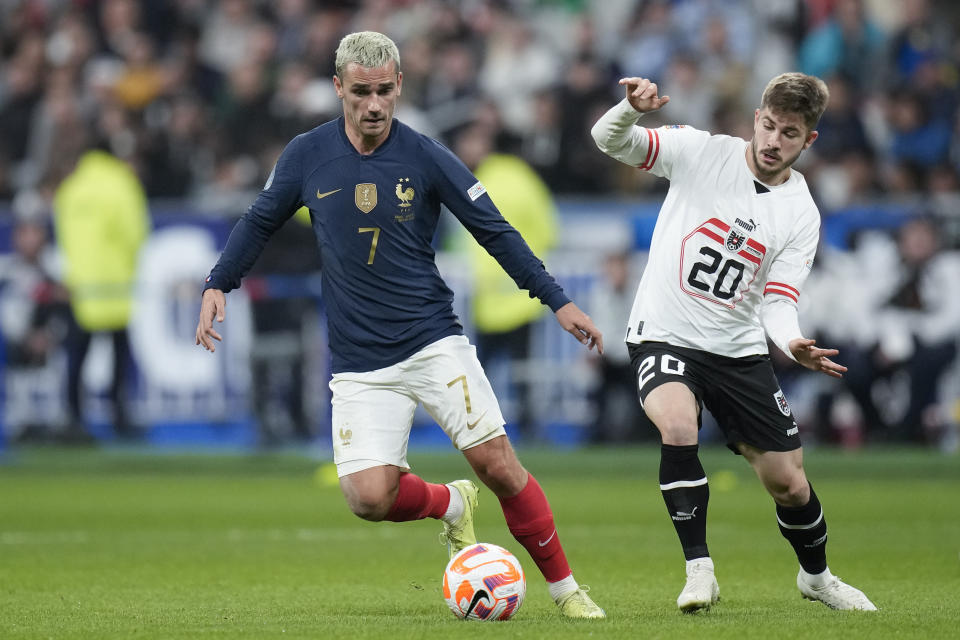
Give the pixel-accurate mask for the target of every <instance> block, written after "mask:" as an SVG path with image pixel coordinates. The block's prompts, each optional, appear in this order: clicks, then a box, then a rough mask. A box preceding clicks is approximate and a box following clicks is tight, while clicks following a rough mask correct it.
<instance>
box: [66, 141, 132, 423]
mask: <svg viewBox="0 0 960 640" xmlns="http://www.w3.org/2000/svg"><path fill="white" fill-rule="evenodd" d="M107 148H108V145H107V144H106V143H102V144H99V145H97V146H96V147H94V148H91V149H89V150H87V151H85V152H83V153H82V154H81V155H80V157H79V159H78V161H77V163H76V167H75V168H74V169H73V171H72V172H71V173H70V174H69V175H68V176H67V177H66V178H65V179H64V180H63V182H62V183H61V184H60V185H59V186H58V187H57V190H56V193H55V196H54V201H53V209H54V222H55V229H56V238H57V244H58V245H59V247H60V251H61V253H62V255H63V259H64V284H65V285H66V287H67V290H68V291H69V292H70V306H71V309H72V311H73V317H74V320H75V327H74V328H75V331H74V332H73V335H72V336H71V337H70V343H69V365H68V366H69V377H68V385H69V386H68V401H69V405H70V414H71V415H70V419H71V428H72V429H73V430H74V431H77V432H79V431H80V430H81V429H84V412H83V404H84V403H83V380H82V375H81V374H82V371H83V363H84V361H85V359H86V356H87V352H88V349H89V347H90V340H91V338H92V336H93V335H94V334H100V333H102V334H106V335H109V336H110V338H111V340H112V343H113V380H112V383H111V388H110V396H111V400H112V404H113V407H112V408H113V420H112V423H113V424H112V426H113V429H114V432H115V434H116V435H117V436H118V437H122V438H131V437H135V436H136V435H137V434H136V432H135V430H134V427H133V425H132V424H131V423H130V420H129V415H128V411H127V397H126V389H127V377H128V375H129V373H130V367H129V366H128V365H129V360H130V358H129V352H130V346H129V341H128V337H127V324H128V323H129V321H130V313H131V308H132V305H133V287H134V280H135V277H136V269H137V256H138V254H139V252H140V247H141V246H142V245H143V242H144V240H145V239H146V237H147V234H148V232H149V229H150V220H149V218H148V212H147V200H146V195H145V193H144V190H143V187H142V186H141V183H140V180H139V179H138V178H137V176H136V174H135V173H134V172H133V170H132V169H131V167H130V166H129V165H127V164H126V163H125V162H123V161H122V160H120V159H119V158H117V157H116V156H115V155H113V154H112V153H110V152H109V151H108V150H107Z"/></svg>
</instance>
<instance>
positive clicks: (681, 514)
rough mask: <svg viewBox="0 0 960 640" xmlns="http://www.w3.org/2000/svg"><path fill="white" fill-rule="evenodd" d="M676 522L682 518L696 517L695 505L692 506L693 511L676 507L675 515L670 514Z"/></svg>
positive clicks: (682, 519) (690, 518)
mask: <svg viewBox="0 0 960 640" xmlns="http://www.w3.org/2000/svg"><path fill="white" fill-rule="evenodd" d="M670 517H671V518H673V519H674V520H676V521H677V522H682V521H684V520H693V519H694V518H696V517H697V507H694V508H693V511H680V510H679V509H677V515H673V516H670Z"/></svg>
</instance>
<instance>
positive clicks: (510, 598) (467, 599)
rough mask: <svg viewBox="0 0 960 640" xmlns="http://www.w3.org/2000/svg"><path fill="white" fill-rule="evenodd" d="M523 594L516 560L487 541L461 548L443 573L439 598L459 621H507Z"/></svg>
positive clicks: (524, 585) (524, 582)
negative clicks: (441, 595)
mask: <svg viewBox="0 0 960 640" xmlns="http://www.w3.org/2000/svg"><path fill="white" fill-rule="evenodd" d="M526 593H527V579H526V577H525V576H524V574H523V568H522V567H521V566H520V561H519V560H517V558H516V556H514V555H513V554H512V553H510V552H509V551H507V550H506V549H504V548H503V547H499V546H497V545H495V544H490V543H489V542H480V543H478V544H473V545H470V546H469V547H465V548H464V549H462V550H461V551H460V552H459V553H458V554H456V555H455V556H453V557H452V558H451V559H450V562H449V563H448V564H447V568H446V570H444V572H443V599H444V600H446V601H447V606H448V607H450V610H451V611H453V615H455V616H457V617H458V618H460V619H462V620H509V619H510V618H511V617H513V616H514V615H515V614H516V613H517V611H518V610H519V609H520V605H521V604H523V596H524V595H526Z"/></svg>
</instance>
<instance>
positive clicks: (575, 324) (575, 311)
mask: <svg viewBox="0 0 960 640" xmlns="http://www.w3.org/2000/svg"><path fill="white" fill-rule="evenodd" d="M556 316H557V322H559V323H560V326H561V327H563V328H564V329H566V330H567V331H568V332H569V333H570V335H572V336H573V337H574V338H576V339H577V340H579V341H580V342H581V343H582V344H585V345H587V348H588V349H593V347H594V346H596V347H597V352H598V353H603V334H602V333H600V330H599V329H597V326H596V325H595V324H593V320H591V319H590V316H588V315H587V314H585V313H584V312H583V311H581V310H580V308H579V307H577V305H575V304H573V303H572V302H568V303H567V304H565V305H563V306H562V307H560V308H559V309H557V313H556Z"/></svg>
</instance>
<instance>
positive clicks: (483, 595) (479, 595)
mask: <svg viewBox="0 0 960 640" xmlns="http://www.w3.org/2000/svg"><path fill="white" fill-rule="evenodd" d="M480 600H490V596H489V595H487V592H486V591H484V590H483V589H478V590H477V592H476V593H474V594H473V600H472V601H471V602H470V606H469V607H467V612H466V613H465V614H463V617H464V618H469V617H470V612H471V611H473V608H474V607H475V606H477V605H478V604H480Z"/></svg>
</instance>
